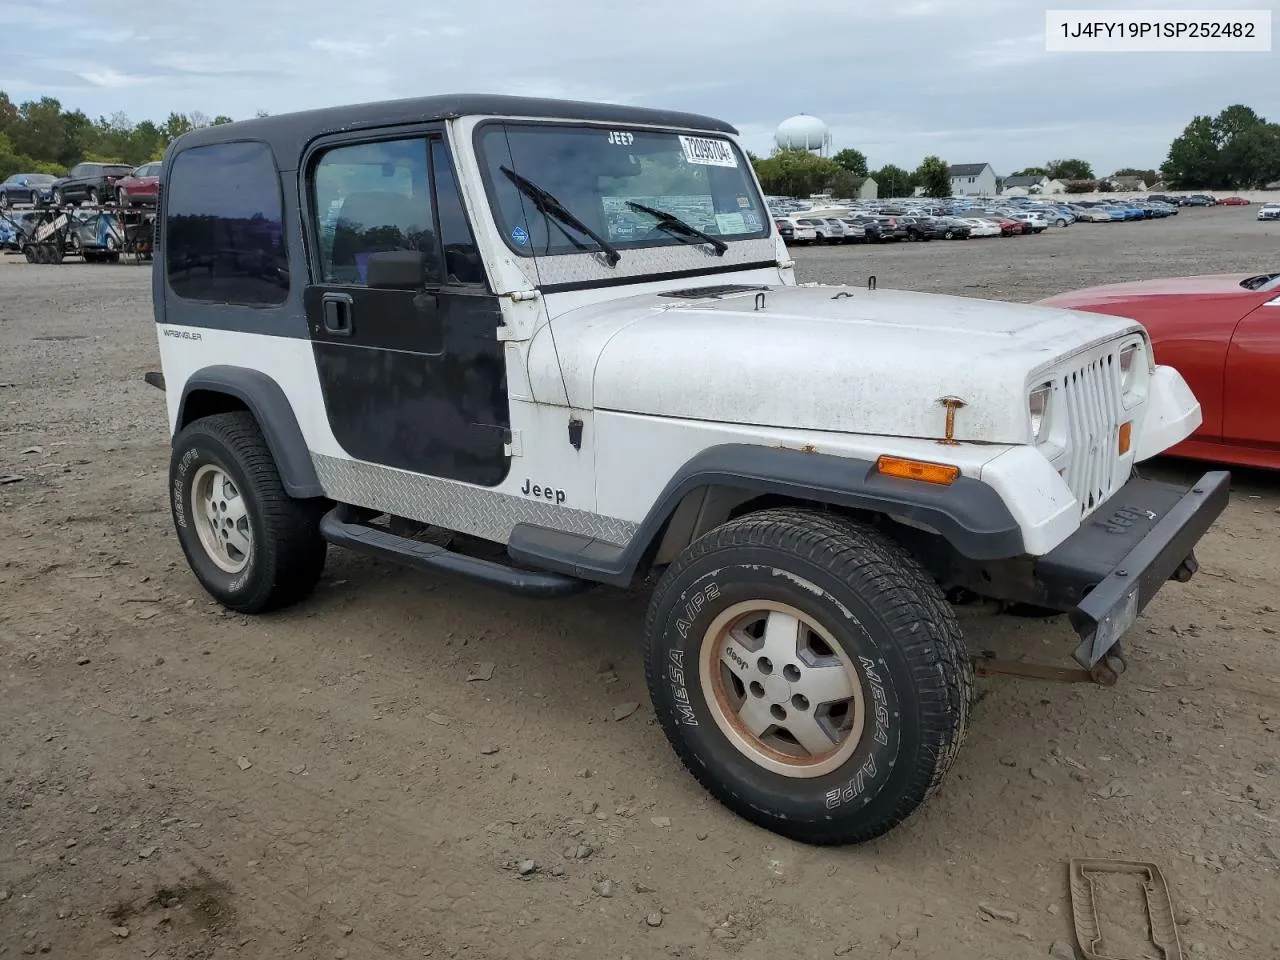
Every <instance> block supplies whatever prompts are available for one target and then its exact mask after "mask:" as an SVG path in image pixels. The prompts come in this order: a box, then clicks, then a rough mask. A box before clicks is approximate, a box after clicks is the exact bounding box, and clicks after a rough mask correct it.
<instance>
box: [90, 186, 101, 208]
mask: <svg viewBox="0 0 1280 960" xmlns="http://www.w3.org/2000/svg"><path fill="white" fill-rule="evenodd" d="M101 202H102V195H101V194H100V193H98V190H97V188H96V187H95V188H93V189H91V190H90V191H89V203H90V204H91V205H92V206H95V207H96V206H98V204H100V203H101Z"/></svg>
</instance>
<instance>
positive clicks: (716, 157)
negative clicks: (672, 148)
mask: <svg viewBox="0 0 1280 960" xmlns="http://www.w3.org/2000/svg"><path fill="white" fill-rule="evenodd" d="M680 146H682V147H684V158H685V159H686V160H688V161H689V162H690V163H700V164H702V165H703V166H707V167H736V166H737V165H738V157H737V155H736V154H735V153H734V152H733V147H732V146H730V145H729V141H727V140H715V139H712V138H711V137H681V138H680Z"/></svg>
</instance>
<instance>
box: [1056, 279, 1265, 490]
mask: <svg viewBox="0 0 1280 960" xmlns="http://www.w3.org/2000/svg"><path fill="white" fill-rule="evenodd" d="M1039 302H1040V304H1041V305H1043V306H1049V307H1067V308H1069V309H1072V310H1084V311H1088V312H1091V313H1107V314H1111V315H1113V316H1117V317H1126V318H1128V319H1131V320H1135V321H1137V322H1138V323H1141V324H1142V325H1143V326H1145V327H1146V328H1147V332H1148V333H1149V334H1150V335H1151V344H1152V348H1153V350H1154V353H1155V362H1156V363H1159V364H1164V365H1167V366H1170V367H1173V368H1174V369H1175V370H1177V371H1178V372H1179V373H1181V374H1182V377H1183V379H1184V380H1186V382H1187V385H1188V386H1189V387H1190V388H1191V391H1192V393H1194V394H1195V397H1196V399H1197V400H1199V401H1200V406H1201V409H1202V411H1203V414H1204V419H1203V421H1202V422H1201V424H1200V427H1199V428H1198V429H1197V430H1196V431H1195V433H1193V434H1192V435H1191V436H1190V437H1189V438H1188V439H1186V440H1185V441H1183V442H1182V443H1180V444H1178V445H1177V446H1175V447H1173V448H1172V449H1170V450H1169V451H1168V452H1169V454H1171V455H1173V456H1183V457H1193V458H1195V459H1199V460H1212V461H1216V462H1220V463H1231V464H1238V465H1240V466H1248V467H1263V468H1265V469H1270V470H1280V376H1276V371H1277V370H1280V273H1264V274H1255V275H1248V274H1220V275H1211V276H1199V277H1181V278H1176V279H1168V280H1142V281H1138V282H1136V283H1112V284H1106V285H1103V286H1100V287H1090V288H1089V289H1086V290H1075V291H1072V292H1070V293H1063V294H1059V295H1058V296H1056V297H1049V298H1047V299H1045V300H1041V301H1039ZM1121 363H1122V366H1121V376H1122V377H1124V378H1126V382H1133V383H1134V384H1135V385H1136V384H1138V383H1140V382H1141V380H1142V378H1145V377H1147V376H1148V375H1149V373H1148V371H1147V369H1146V368H1145V367H1138V368H1130V369H1127V370H1126V369H1125V368H1124V366H1123V359H1122V361H1121Z"/></svg>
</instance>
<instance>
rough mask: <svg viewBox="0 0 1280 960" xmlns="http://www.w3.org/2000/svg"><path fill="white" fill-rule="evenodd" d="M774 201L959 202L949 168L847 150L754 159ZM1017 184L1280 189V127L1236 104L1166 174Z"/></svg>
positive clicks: (1171, 158) (1182, 142)
mask: <svg viewBox="0 0 1280 960" xmlns="http://www.w3.org/2000/svg"><path fill="white" fill-rule="evenodd" d="M751 162H752V164H753V165H754V166H755V168H756V173H757V175H758V176H759V177H760V183H761V185H762V186H763V187H764V189H765V191H766V192H767V193H771V194H778V195H781V196H790V197H807V196H810V195H812V194H819V193H823V192H826V191H830V192H831V194H832V195H833V196H836V197H855V196H857V193H858V188H859V186H860V185H861V184H862V181H863V179H864V178H866V177H868V176H869V177H870V178H871V179H873V180H875V182H876V185H877V187H878V189H879V194H880V196H885V197H901V196H910V195H911V194H913V193H914V192H915V190H916V188H917V187H920V188H923V189H922V190H921V192H922V193H923V194H924V195H925V196H927V197H946V196H950V195H951V177H950V175H949V173H948V165H947V163H946V162H944V161H943V160H942V159H941V158H939V157H936V156H930V157H926V158H925V159H924V160H923V161H921V163H920V165H919V166H918V167H916V169H915V170H910V171H909V170H904V169H903V168H902V167H898V166H895V165H893V164H891V163H890V164H885V165H884V166H883V167H881V168H880V169H879V170H869V169H868V168H867V158H866V157H865V156H864V155H863V154H862V153H861V152H859V151H858V150H854V149H852V148H846V149H844V150H841V151H840V152H839V153H837V154H835V155H834V156H831V157H820V156H818V155H817V154H813V153H810V152H808V151H807V150H789V149H782V148H779V149H776V150H775V151H774V152H773V153H772V154H771V155H770V156H768V157H756V156H752V157H751ZM1010 176H1044V177H1048V178H1049V179H1050V180H1060V181H1062V182H1063V183H1064V184H1066V189H1067V192H1068V193H1088V192H1091V191H1094V190H1104V191H1105V190H1113V189H1115V187H1116V183H1115V180H1116V179H1117V178H1120V177H1135V178H1137V179H1139V180H1141V181H1142V182H1143V183H1145V184H1146V185H1147V187H1148V188H1150V187H1152V186H1155V184H1156V183H1160V182H1162V183H1163V184H1164V186H1165V188H1166V189H1169V190H1206V189H1214V190H1247V189H1251V188H1252V189H1259V188H1262V187H1265V186H1266V185H1267V184H1269V183H1275V182H1276V181H1280V124H1277V123H1271V122H1268V121H1267V120H1265V119H1264V118H1263V117H1261V116H1259V115H1258V114H1257V112H1255V111H1254V110H1253V109H1252V108H1251V107H1247V106H1244V105H1242V104H1235V105H1233V106H1230V107H1227V108H1226V109H1225V110H1223V111H1222V112H1221V113H1219V114H1218V115H1217V116H1216V117H1208V116H1197V117H1195V118H1194V119H1193V120H1192V121H1191V123H1189V124H1188V125H1187V127H1186V129H1185V130H1184V131H1183V132H1182V134H1180V135H1179V136H1178V137H1177V138H1175V139H1174V141H1173V143H1172V144H1170V146H1169V152H1168V156H1167V158H1166V160H1165V161H1164V163H1163V164H1161V166H1160V169H1159V170H1155V169H1152V168H1146V169H1144V168H1140V167H1122V168H1120V169H1119V170H1116V171H1115V172H1114V173H1112V174H1110V175H1109V176H1101V177H1100V176H1098V175H1097V174H1095V173H1094V170H1093V167H1092V165H1091V164H1090V163H1089V162H1088V161H1086V160H1081V159H1078V158H1070V159H1065V160H1049V161H1047V162H1045V163H1044V164H1042V165H1040V166H1032V167H1025V168H1023V169H1022V170H1017V171H1015V172H1014V173H1012V174H1010Z"/></svg>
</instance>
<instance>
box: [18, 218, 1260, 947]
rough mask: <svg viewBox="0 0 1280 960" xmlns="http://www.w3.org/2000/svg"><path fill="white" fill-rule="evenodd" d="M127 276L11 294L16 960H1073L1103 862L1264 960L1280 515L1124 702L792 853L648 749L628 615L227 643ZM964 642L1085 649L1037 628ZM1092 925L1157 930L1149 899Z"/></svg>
mask: <svg viewBox="0 0 1280 960" xmlns="http://www.w3.org/2000/svg"><path fill="white" fill-rule="evenodd" d="M1278 238H1280V225H1276V224H1260V223H1256V222H1255V221H1254V220H1253V212H1252V210H1250V209H1247V208H1246V209H1240V210H1235V209H1218V210H1189V211H1184V212H1183V213H1182V215H1180V216H1178V217H1177V218H1171V219H1169V220H1165V221H1153V222H1148V223H1134V224H1099V225H1089V224H1082V225H1077V226H1075V227H1071V228H1068V229H1066V230H1061V231H1059V230H1054V231H1050V232H1049V233H1046V234H1044V235H1042V236H1039V237H1027V238H1021V237H1018V238H1011V239H1007V240H1006V239H992V240H971V241H967V242H949V243H948V242H942V241H935V242H932V243H929V244H927V245H916V244H910V245H908V244H902V245H898V246H893V247H874V248H868V247H863V246H856V247H844V248H834V247H833V248H812V249H799V250H797V251H796V258H797V260H798V261H799V263H800V271H801V276H802V279H803V280H821V281H828V282H831V281H844V280H854V281H857V282H862V281H863V280H864V279H865V277H866V276H867V275H869V274H874V275H876V276H877V278H878V280H879V283H880V284H881V285H882V286H899V287H906V288H912V289H918V290H926V291H939V292H947V293H957V294H963V295H973V296H988V297H993V298H1004V299H1011V300H1033V299H1036V298H1038V297H1042V296H1046V295H1049V294H1052V293H1056V292H1059V291H1062V290H1066V289H1070V288H1072V287H1077V286H1081V285H1085V284H1092V283H1096V282H1104V281H1107V280H1112V279H1132V278H1140V277H1147V276H1163V275H1175V274H1181V273H1188V272H1214V271H1237V270H1258V271H1261V270H1263V269H1275V268H1276V266H1277V262H1280V256H1278V254H1280V244H1278V243H1277V240H1278ZM148 273H149V271H148V270H146V269H145V268H140V267H136V266H129V265H124V264H122V265H118V266H84V265H78V264H74V263H68V264H66V265H63V266H61V267H42V266H31V265H28V264H26V263H25V262H19V261H18V260H17V259H16V258H13V257H6V258H3V259H0V344H3V350H2V351H0V476H6V475H13V476H20V477H21V478H22V479H21V481H19V482H14V483H11V484H8V485H4V486H0V731H2V732H3V736H2V738H0V744H2V747H0V757H2V758H3V764H2V767H3V773H2V776H3V784H2V786H0V796H2V798H3V802H2V803H0V954H7V955H9V956H17V955H22V954H36V955H39V954H40V952H41V951H44V952H46V953H48V954H49V955H51V956H55V957H74V958H85V957H103V958H117V957H118V958H126V957H127V958H134V957H138V956H142V957H145V958H168V960H187V958H191V960H212V958H226V957H235V956H240V957H246V956H247V957H264V958H265V957H272V958H274V957H280V956H284V955H298V956H303V957H317V958H341V957H352V958H361V960H364V958H369V960H379V958H408V957H414V958H417V957H426V956H431V957H467V958H471V957H474V958H486V960H492V958H506V957H522V958H551V957H555V958H582V960H610V958H620V957H624V956H629V957H632V958H636V960H639V958H648V957H660V956H668V957H682V958H718V957H742V958H761V960H763V958H773V957H777V956H779V955H787V956H794V957H804V958H810V957H814V958H818V957H831V956H837V957H839V956H846V955H847V956H850V957H884V956H890V955H892V956H893V957H895V958H930V960H933V958H936V960H971V958H972V960H984V958H999V960H1019V958H1034V957H1047V956H1050V951H1051V950H1053V949H1055V945H1056V950H1057V952H1056V953H1054V954H1053V955H1054V956H1061V957H1069V956H1073V954H1072V953H1071V952H1070V950H1071V948H1070V946H1069V943H1070V942H1072V937H1071V935H1070V919H1069V918H1070V905H1069V901H1068V895H1067V882H1066V866H1065V865H1066V861H1067V860H1068V858H1071V857H1119V858H1126V859H1139V860H1152V861H1155V862H1157V863H1158V864H1159V865H1160V866H1161V867H1162V868H1163V869H1164V870H1165V871H1166V875H1167V877H1168V878H1169V881H1170V885H1171V889H1172V894H1173V900H1174V904H1175V908H1176V912H1177V919H1178V922H1179V934H1180V936H1181V939H1182V943H1183V948H1184V950H1185V951H1186V952H1187V955H1188V956H1189V957H1194V958H1197V960H1199V958H1218V957H1221V958H1226V957H1250V958H1258V960H1263V958H1267V957H1275V956H1278V955H1280V954H1277V946H1276V945H1277V944H1280V765H1278V763H1277V757H1278V756H1280V749H1278V747H1280V669H1278V668H1277V654H1276V639H1277V635H1276V629H1277V627H1280V623H1277V617H1276V612H1277V611H1276V608H1277V607H1280V563H1277V560H1278V559H1280V548H1278V547H1277V538H1276V531H1277V527H1278V526H1280V483H1277V482H1276V480H1275V479H1274V478H1273V477H1271V476H1267V475H1263V474H1248V473H1243V474H1239V475H1237V479H1236V483H1235V489H1234V491H1233V494H1232V503H1231V506H1230V508H1229V510H1228V512H1227V514H1226V515H1225V516H1224V518H1223V519H1222V520H1221V521H1220V523H1219V524H1218V526H1217V527H1216V528H1215V529H1214V531H1213V532H1212V533H1211V534H1210V536H1209V537H1208V538H1207V540H1206V541H1205V543H1204V545H1203V548H1202V550H1201V551H1200V553H1201V563H1202V572H1201V575H1200V576H1198V577H1196V578H1195V579H1194V580H1193V581H1192V582H1191V583H1189V584H1186V585H1176V584H1175V585H1170V586H1169V587H1168V588H1167V589H1166V590H1165V591H1164V592H1163V593H1162V594H1161V595H1160V597H1159V598H1158V599H1157V600H1156V601H1155V603H1154V604H1153V605H1152V606H1151V607H1150V608H1149V610H1148V611H1147V614H1146V615H1145V617H1144V618H1143V620H1142V621H1141V623H1140V624H1139V626H1138V627H1137V628H1135V632H1134V635H1133V639H1132V642H1131V643H1130V648H1131V649H1130V660H1131V663H1130V670H1129V672H1128V673H1127V674H1126V676H1125V677H1124V678H1123V680H1122V681H1121V683H1120V684H1119V685H1118V686H1117V687H1114V688H1111V689H1102V688H1094V687H1078V686H1070V687H1068V686H1061V685H1052V684H1037V683H1032V682H1019V681H998V682H992V683H989V684H986V685H985V686H984V696H983V697H982V699H981V700H980V701H979V703H978V704H977V706H976V708H975V717H974V721H973V725H972V729H971V733H970V738H969V743H968V746H967V748H966V750H965V751H964V752H963V753H962V755H961V757H960V759H959V761H958V762H957V765H956V767H955V769H954V771H953V774H952V777H951V778H950V780H949V781H948V783H947V784H946V786H945V787H944V789H943V790H942V791H941V793H940V794H939V795H938V796H936V797H935V798H934V799H933V800H932V801H931V802H930V803H929V804H928V805H927V806H926V807H925V808H923V809H922V810H921V811H920V812H919V814H918V815H917V816H915V817H913V818H912V819H911V820H910V821H909V822H908V823H906V824H905V825H903V826H902V827H901V828H899V829H898V830H897V831H895V832H894V833H892V834H891V835H890V836H888V837H886V838H884V839H882V840H880V841H877V842H875V843H872V844H869V845H866V846H863V847H858V848H848V849H835V850H820V849H812V848H806V847H802V846H798V845H795V844H792V843H789V842H787V841H784V840H781V839H779V838H777V837H775V836H773V835H771V834H767V833H764V832H761V831H760V830H757V829H755V828H753V827H751V826H748V825H747V824H746V823H744V822H743V821H741V820H739V819H737V818H735V817H733V816H732V815H731V814H729V813H728V812H727V811H725V810H724V809H722V808H721V807H720V806H718V805H717V804H715V803H714V802H713V801H711V800H709V799H708V798H707V796H706V795H705V794H704V793H703V792H702V791H701V789H700V788H699V787H698V786H697V785H696V783H695V782H694V781H693V780H692V779H691V778H690V777H689V776H688V775H687V774H686V773H685V772H684V771H683V770H682V769H681V767H680V765H679V763H678V762H677V760H676V759H675V758H674V756H673V754H672V753H671V751H670V750H669V749H668V747H667V744H666V742H665V740H664V739H663V737H662V734H661V731H660V730H659V728H658V727H657V726H656V724H655V722H654V720H653V716H652V713H651V711H650V710H649V708H648V706H647V702H646V701H647V698H646V695H645V691H644V682H643V676H642V668H641V663H640V652H639V650H640V647H639V639H640V629H641V620H642V615H643V611H644V605H645V600H646V597H645V595H644V592H643V591H638V592H636V593H621V592H617V591H599V592H594V593H591V594H588V595H586V596H584V597H580V598H577V599H574V600H567V601H557V602H547V603H537V602H532V601H521V600H518V599H512V598H508V597H505V596H502V595H498V594H496V593H493V592H490V591H488V590H486V589H485V588H483V587H479V586H473V585H470V584H466V583H459V582H455V581H450V580H446V579H444V578H443V577H434V576H428V575H424V574H419V573H412V572H408V571H404V570H401V569H398V568H395V567H392V566H390V565H386V564H381V563H376V562H370V561H368V560H364V559H360V558H355V557H353V556H351V555H349V554H346V553H344V552H342V551H338V550H335V551H333V553H332V554H331V560H330V563H329V567H328V570H327V572H326V576H325V580H324V582H323V583H322V585H321V587H320V589H319V590H318V591H317V593H316V595H315V597H314V598H313V599H311V600H309V601H308V602H307V603H305V604H303V605H301V606H299V607H297V608H294V609H292V610H289V611H286V612H283V613H280V614H276V615H271V616H265V617H260V618H255V619H247V618H242V617H239V616H235V615H230V614H226V613H224V612H223V611H221V610H219V609H218V608H216V607H214V606H213V605H211V604H210V603H209V601H208V599H207V598H206V596H205V595H204V594H203V593H202V592H201V591H200V590H199V588H198V587H197V585H196V583H195V581H194V580H193V578H192V577H191V575H190V574H189V572H188V571H187V569H186V566H185V564H184V562H183V561H182V558H181V554H180V552H179V549H178V546H177V542H176V540H175V539H174V537H173V536H172V532H171V528H170V519H169V514H168V510H167V506H166V496H165V486H166V484H165V476H166V469H167V466H166V464H167V460H166V452H167V436H166V432H165V418H164V408H163V401H162V398H161V396H160V394H159V393H157V392H156V391H155V390H153V389H151V388H150V387H147V386H146V385H144V384H143V383H142V381H141V377H142V374H143V373H144V372H145V371H147V370H149V369H156V368H157V363H158V360H157V356H156V347H155V332H154V326H153V324H152V321H151V318H150V293H149V287H148ZM1159 469H1160V470H1161V471H1162V472H1164V473H1167V474H1169V475H1171V476H1179V477H1186V476H1190V475H1191V474H1192V473H1193V471H1194V470H1195V469H1196V468H1195V467H1194V466H1191V465H1186V464H1178V463H1165V464H1162V465H1161V466H1160V467H1159ZM967 630H968V632H969V636H970V638H971V643H972V645H973V646H974V647H975V648H990V649H995V650H997V651H1001V652H1004V653H1009V654H1012V653H1013V652H1014V651H1018V650H1020V651H1024V652H1029V653H1030V654H1031V655H1033V656H1035V657H1037V658H1040V659H1044V660H1059V659H1061V658H1063V657H1065V655H1066V654H1067V652H1068V650H1069V647H1070V636H1069V631H1068V629H1067V627H1066V626H1065V625H1063V624H1062V623H1060V622H1042V621H1035V620H1014V619H1012V618H1009V619H999V620H973V621H969V622H968V623H967ZM489 669H492V675H491V677H490V678H489V679H487V680H483V679H468V678H469V677H472V678H474V677H475V676H476V675H479V676H486V675H488V671H489ZM630 704H639V706H638V708H637V709H635V710H634V712H631V713H629V714H628V715H626V716H625V717H624V718H623V719H621V720H618V719H615V716H617V715H618V714H619V713H622V714H626V713H627V710H625V709H624V710H621V711H618V712H617V713H615V710H616V708H618V707H619V706H620V705H628V707H629V705H630ZM524 861H533V863H532V864H529V863H527V862H524ZM1102 900H1103V905H1104V911H1105V912H1104V917H1106V918H1109V919H1110V920H1111V921H1114V922H1116V923H1117V924H1120V925H1122V926H1124V927H1127V928H1128V929H1135V928H1137V929H1140V927H1141V919H1140V917H1141V906H1140V902H1139V901H1138V900H1137V899H1136V891H1134V890H1132V889H1128V888H1124V887H1121V886H1117V887H1111V888H1107V889H1105V890H1104V891H1103V896H1102ZM1121 946H1122V944H1121ZM890 951H892V953H890Z"/></svg>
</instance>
